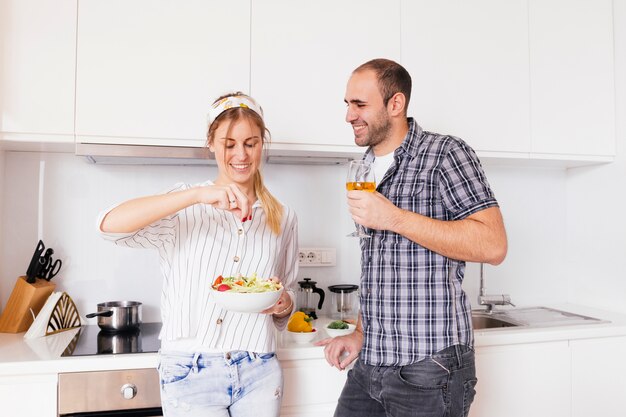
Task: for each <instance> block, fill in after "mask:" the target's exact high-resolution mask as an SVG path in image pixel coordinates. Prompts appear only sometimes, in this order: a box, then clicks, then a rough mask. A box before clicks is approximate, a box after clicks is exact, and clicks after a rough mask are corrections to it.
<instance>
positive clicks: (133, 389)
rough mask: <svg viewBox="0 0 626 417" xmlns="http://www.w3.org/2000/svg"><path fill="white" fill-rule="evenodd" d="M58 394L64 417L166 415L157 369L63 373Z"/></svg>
mask: <svg viewBox="0 0 626 417" xmlns="http://www.w3.org/2000/svg"><path fill="white" fill-rule="evenodd" d="M58 394H59V398H58V399H59V401H58V404H59V405H58V407H59V408H58V415H59V416H63V417H104V416H107V417H113V416H115V417H131V416H132V417H140V416H141V417H148V416H162V415H163V412H162V411H161V394H160V391H159V374H158V372H157V370H156V369H130V370H122V371H97V372H71V373H62V374H59V393H58Z"/></svg>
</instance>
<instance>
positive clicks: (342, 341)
mask: <svg viewBox="0 0 626 417" xmlns="http://www.w3.org/2000/svg"><path fill="white" fill-rule="evenodd" d="M315 346H324V356H325V357H326V361H327V362H328V363H329V364H330V366H334V367H335V368H337V369H339V370H340V371H343V370H344V369H346V367H347V366H348V365H350V364H351V363H352V362H354V360H355V359H356V358H357V357H358V356H359V352H360V351H361V347H362V346H363V333H361V331H359V330H355V331H354V332H352V333H350V334H348V335H346V336H338V337H334V338H328V339H324V340H320V341H319V342H316V343H315Z"/></svg>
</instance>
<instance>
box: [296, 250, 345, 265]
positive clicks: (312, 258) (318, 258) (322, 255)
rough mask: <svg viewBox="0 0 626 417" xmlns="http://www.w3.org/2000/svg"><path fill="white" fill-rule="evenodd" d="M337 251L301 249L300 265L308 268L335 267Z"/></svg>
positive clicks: (299, 253)
mask: <svg viewBox="0 0 626 417" xmlns="http://www.w3.org/2000/svg"><path fill="white" fill-rule="evenodd" d="M336 259H337V251H336V250H335V248H300V251H299V252H298V264H299V265H300V266H301V267H306V266H335V264H336Z"/></svg>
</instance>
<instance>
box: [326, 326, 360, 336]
mask: <svg viewBox="0 0 626 417" xmlns="http://www.w3.org/2000/svg"><path fill="white" fill-rule="evenodd" d="M354 329H356V326H355V325H354V324H350V323H348V328H347V329H329V328H328V327H325V328H324V330H326V333H328V336H330V337H337V336H345V335H347V334H350V333H352V332H353V331H354Z"/></svg>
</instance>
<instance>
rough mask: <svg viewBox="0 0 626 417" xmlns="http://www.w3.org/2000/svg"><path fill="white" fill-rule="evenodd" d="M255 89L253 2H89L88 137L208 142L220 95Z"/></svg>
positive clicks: (81, 77)
mask: <svg viewBox="0 0 626 417" xmlns="http://www.w3.org/2000/svg"><path fill="white" fill-rule="evenodd" d="M249 88H250V0H234V1H228V2H224V1H217V0H186V1H182V2H174V1H166V0H159V1H154V0H136V1H132V2H128V1H124V0H109V1H99V0H81V1H80V8H79V14H78V49H77V77H76V135H77V141H78V142H81V143H121V144H139V145H142V144H150V145H180V146H203V145H204V142H205V140H206V130H207V111H208V108H209V106H210V104H211V102H212V101H213V100H214V99H215V98H217V97H218V96H220V95H222V94H224V93H228V92H231V91H238V90H239V91H242V92H245V93H247V92H249Z"/></svg>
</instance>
